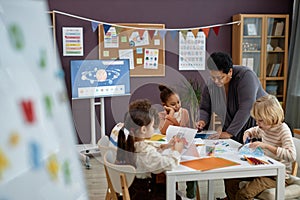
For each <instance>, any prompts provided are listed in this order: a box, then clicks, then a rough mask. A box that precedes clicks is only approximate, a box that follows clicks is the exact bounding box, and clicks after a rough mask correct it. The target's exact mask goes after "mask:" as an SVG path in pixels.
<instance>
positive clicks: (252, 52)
mask: <svg viewBox="0 0 300 200" xmlns="http://www.w3.org/2000/svg"><path fill="white" fill-rule="evenodd" d="M243 53H260V51H243Z"/></svg>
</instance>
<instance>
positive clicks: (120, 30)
mask: <svg viewBox="0 0 300 200" xmlns="http://www.w3.org/2000/svg"><path fill="white" fill-rule="evenodd" d="M115 28H116V32H117V35H119V33H120V32H122V30H123V28H122V27H120V26H115Z"/></svg>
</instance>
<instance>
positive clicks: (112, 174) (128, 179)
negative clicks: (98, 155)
mask: <svg viewBox="0 0 300 200" xmlns="http://www.w3.org/2000/svg"><path fill="white" fill-rule="evenodd" d="M115 158H116V151H114V150H108V151H106V153H105V155H104V158H103V160H104V165H105V167H106V170H107V173H108V176H109V179H110V181H111V183H112V185H113V189H114V190H115V192H117V193H122V194H123V195H126V194H129V193H128V188H129V187H130V185H131V184H132V182H133V180H134V178H135V174H136V170H135V167H133V166H131V165H117V164H114V163H115ZM122 187H123V190H122ZM124 189H125V190H127V191H124Z"/></svg>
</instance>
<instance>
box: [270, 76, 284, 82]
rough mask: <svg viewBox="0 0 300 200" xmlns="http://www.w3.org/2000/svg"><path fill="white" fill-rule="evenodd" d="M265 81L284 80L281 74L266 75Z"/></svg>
mask: <svg viewBox="0 0 300 200" xmlns="http://www.w3.org/2000/svg"><path fill="white" fill-rule="evenodd" d="M266 81H284V77H282V76H272V77H269V76H267V77H266Z"/></svg>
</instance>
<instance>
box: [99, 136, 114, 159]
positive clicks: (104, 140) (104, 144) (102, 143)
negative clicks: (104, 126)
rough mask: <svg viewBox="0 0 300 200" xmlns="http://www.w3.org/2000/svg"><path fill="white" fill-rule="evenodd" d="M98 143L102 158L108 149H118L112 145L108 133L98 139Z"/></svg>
mask: <svg viewBox="0 0 300 200" xmlns="http://www.w3.org/2000/svg"><path fill="white" fill-rule="evenodd" d="M97 145H98V148H99V150H100V153H101V156H102V160H103V157H104V155H105V153H106V152H107V151H108V150H115V151H116V149H117V148H116V147H114V146H112V145H110V141H109V137H108V136H107V135H104V136H102V137H101V138H100V140H99V141H98V143H97Z"/></svg>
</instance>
